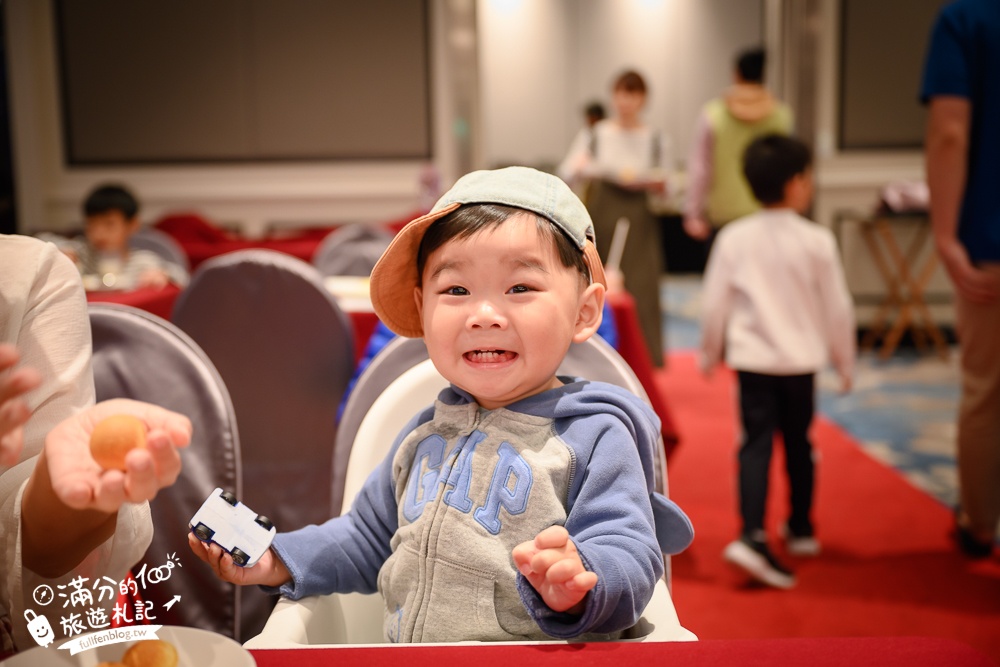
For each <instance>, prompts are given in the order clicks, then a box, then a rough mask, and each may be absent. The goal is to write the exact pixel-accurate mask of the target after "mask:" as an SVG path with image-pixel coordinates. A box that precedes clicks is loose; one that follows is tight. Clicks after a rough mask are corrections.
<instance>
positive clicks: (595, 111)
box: [583, 102, 607, 120]
mask: <svg viewBox="0 0 1000 667" xmlns="http://www.w3.org/2000/svg"><path fill="white" fill-rule="evenodd" d="M583 113H584V115H586V116H587V118H593V119H595V120H603V119H604V118H605V117H606V116H607V113H605V111H604V105H603V104H601V103H600V102H591V103H589V104H588V105H587V106H585V107H584V108H583Z"/></svg>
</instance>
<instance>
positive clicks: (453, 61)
mask: <svg viewBox="0 0 1000 667" xmlns="http://www.w3.org/2000/svg"><path fill="white" fill-rule="evenodd" d="M798 1H800V0H759V1H757V0H432V5H431V7H432V12H431V28H432V31H431V39H432V43H433V51H432V54H431V55H432V63H433V64H432V82H433V86H434V89H433V98H432V99H433V117H432V123H433V128H434V131H433V137H434V149H433V150H434V155H435V158H434V159H435V163H436V165H437V167H438V168H439V169H440V170H441V172H442V181H443V184H444V185H445V186H447V185H449V184H450V183H451V182H452V181H453V180H454V178H456V177H457V176H458V175H460V174H459V172H461V171H464V170H466V169H467V168H468V166H467V165H470V166H472V167H486V166H492V165H495V164H498V163H507V162H520V163H526V164H538V165H542V166H544V165H546V164H553V163H555V162H558V160H559V159H560V158H561V157H562V156H563V154H564V151H565V150H566V148H567V147H568V145H569V142H570V140H571V139H572V137H573V135H574V133H575V132H576V131H577V130H578V128H579V127H580V124H581V109H580V107H581V105H582V104H583V103H584V102H585V101H587V100H589V99H591V98H594V97H601V96H605V95H606V94H607V87H608V85H609V82H610V80H611V78H612V77H613V76H614V75H615V73H617V72H618V71H619V70H620V69H622V68H623V67H625V66H634V67H638V68H639V69H640V70H642V71H643V72H644V73H646V74H647V76H648V78H649V83H650V88H651V93H652V94H651V98H650V104H649V108H648V111H647V120H648V121H649V122H650V123H652V124H654V125H658V126H660V127H662V128H663V129H665V130H666V131H667V132H668V134H670V136H671V137H672V138H673V141H674V144H675V149H676V150H675V155H676V156H677V158H678V159H679V161H683V159H684V157H685V155H686V153H687V149H688V144H689V140H690V133H691V129H692V128H693V125H694V120H695V117H696V114H697V112H698V109H699V108H700V106H701V104H702V103H703V102H704V101H705V100H706V99H708V98H709V97H711V96H712V95H714V94H715V93H716V92H717V91H718V90H720V89H721V88H723V87H725V86H726V85H727V84H728V83H729V77H730V74H729V67H730V61H731V56H732V53H733V52H734V51H735V50H737V49H739V48H742V47H744V46H748V45H750V44H753V43H755V42H758V41H759V40H761V39H762V38H763V37H765V36H766V40H765V41H766V42H767V44H768V47H769V50H770V52H771V53H772V56H774V57H772V62H771V63H770V65H771V66H770V67H769V70H770V71H772V72H775V73H780V78H779V77H778V76H772V82H773V83H774V84H775V86H777V87H778V89H779V92H780V90H781V89H782V88H783V87H787V86H792V85H793V84H794V81H791V80H789V78H790V74H789V73H790V72H794V71H795V68H796V64H797V63H794V62H785V63H781V62H776V60H777V59H778V54H780V53H782V44H783V40H788V39H789V36H788V35H787V34H785V35H783V34H782V26H783V16H784V15H785V14H787V7H788V4H789V3H794V2H798ZM814 1H815V2H816V4H817V5H818V7H819V16H818V17H817V18H816V20H815V21H813V23H812V24H810V25H805V26H799V28H798V29H800V30H814V31H815V33H816V35H817V39H818V44H817V53H816V67H815V71H810V72H800V73H799V76H807V77H815V79H816V80H815V84H816V85H815V87H816V90H817V96H816V100H815V108H816V118H815V122H814V127H815V136H813V137H812V141H813V143H814V145H815V147H816V178H817V195H816V202H815V211H814V213H815V217H816V219H817V220H818V221H819V222H821V223H822V224H827V225H830V224H832V223H833V221H834V219H835V217H836V215H837V214H838V212H841V211H844V210H857V211H861V212H868V211H870V210H871V209H872V208H873V206H874V205H875V202H876V201H877V197H878V191H879V189H880V188H881V187H882V186H883V185H885V184H886V183H888V182H890V181H893V180H920V179H922V178H923V166H922V158H921V155H920V152H919V151H917V150H909V151H877V152H875V151H868V152H864V151H852V152H839V151H838V150H837V148H836V143H835V138H836V134H837V122H838V121H837V113H838V108H839V99H838V94H839V91H838V85H837V81H838V71H837V68H838V66H839V60H840V57H839V48H840V41H839V38H838V35H839V25H838V22H839V16H840V0H814ZM880 2H892V3H895V4H897V5H898V6H899V11H905V10H906V6H907V0H880ZM2 6H3V10H4V11H5V12H6V19H7V40H8V41H7V46H8V57H9V63H8V64H9V77H10V86H11V93H12V99H11V112H12V132H13V141H14V149H15V167H16V174H17V198H18V209H19V217H20V220H21V229H22V231H25V232H29V233H30V232H33V231H36V230H39V229H53V228H60V227H67V226H69V225H72V224H74V223H75V221H76V220H78V213H77V210H78V207H79V202H80V200H81V198H82V197H83V196H84V194H85V193H86V191H87V190H88V189H90V187H92V186H93V184H94V183H96V182H98V181H101V180H106V179H117V180H123V181H125V182H128V183H130V184H132V185H133V186H134V187H135V189H136V190H137V192H138V194H139V195H140V197H141V198H142V200H143V203H144V207H145V209H144V211H145V212H144V217H145V219H147V220H153V219H155V218H156V217H158V216H159V215H161V214H162V213H164V212H167V211H172V210H178V209H185V210H191V209H195V210H198V211H201V212H202V213H203V214H205V215H207V216H209V217H210V218H212V219H215V220H217V221H219V222H221V223H224V224H232V225H238V226H242V227H243V228H244V229H245V230H246V231H247V232H248V233H261V232H263V231H264V230H266V229H267V228H269V227H274V226H282V225H292V226H294V225H302V224H316V223H329V222H350V221H380V220H387V219H394V218H397V217H399V216H401V215H404V214H406V213H408V212H410V211H412V210H414V209H415V208H416V207H417V206H418V202H419V200H420V186H419V175H420V172H421V169H422V167H423V165H422V164H421V163H420V162H416V161H398V162H349V163H310V164H306V163H303V164H295V163H268V164H242V165H216V166H204V165H203V166H170V167H154V166H143V167H119V168H103V169H99V168H67V167H66V166H64V164H63V160H62V151H63V148H62V137H61V130H60V123H61V120H60V118H59V106H58V104H57V92H56V91H57V84H56V70H55V60H54V55H53V48H54V47H53V34H52V16H51V5H50V3H48V2H36V1H34V0H8V1H7V2H4V3H3V5H2ZM449 8H450V11H452V12H456V8H458V9H462V8H464V10H463V11H465V12H466V14H467V13H468V12H469V11H472V9H473V8H474V10H475V13H476V17H475V22H474V23H470V22H468V21H466V23H463V22H462V20H456V16H460V15H461V16H465V15H466V14H460V13H459V14H456V13H452V14H450V15H447V16H450V20H449V19H447V18H446V10H448V9H449ZM473 25H474V26H476V27H477V29H476V30H472V29H471V26H473ZM472 54H475V55H472ZM477 79H478V82H477ZM456 82H460V83H456ZM470 91H472V94H470ZM457 117H462V118H467V119H468V120H469V126H468V127H469V130H470V132H471V135H470V136H469V137H468V138H467V139H461V140H460V139H459V138H457V135H456V133H457V132H460V131H461V128H460V127H458V125H457V124H456V123H455V119H456V118H457ZM843 252H844V261H845V266H846V268H847V274H848V276H849V278H850V281H851V285H852V289H855V290H856V291H857V292H859V293H866V294H867V293H877V292H879V291H880V290H882V289H883V287H882V284H881V279H880V278H879V277H878V275H877V274H876V272H875V268H874V265H873V264H872V262H871V259H870V257H869V255H868V252H867V250H866V249H865V248H864V246H863V245H862V244H861V243H860V239H859V238H858V237H857V235H856V234H854V233H852V232H850V231H848V232H847V234H846V235H845V237H844V239H843ZM932 287H933V289H934V290H936V291H943V292H947V291H948V289H949V286H948V283H947V280H946V279H944V277H943V275H941V274H939V275H938V276H936V277H935V279H934V281H933V283H932ZM940 310H941V313H940V314H941V317H942V318H943V319H944V320H945V321H949V320H950V318H951V311H950V308H947V307H946V308H943V309H940ZM870 313H871V308H860V309H859V318H860V319H861V321H866V320H867V318H868V317H870Z"/></svg>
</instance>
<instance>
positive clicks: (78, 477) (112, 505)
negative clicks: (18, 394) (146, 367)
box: [43, 398, 191, 513]
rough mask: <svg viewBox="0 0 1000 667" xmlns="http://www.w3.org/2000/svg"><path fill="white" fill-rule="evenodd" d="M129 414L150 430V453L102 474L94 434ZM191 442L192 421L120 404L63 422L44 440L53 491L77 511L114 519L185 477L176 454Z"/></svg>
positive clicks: (135, 454) (131, 456)
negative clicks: (93, 452) (113, 515)
mask: <svg viewBox="0 0 1000 667" xmlns="http://www.w3.org/2000/svg"><path fill="white" fill-rule="evenodd" d="M118 414H129V415H133V416H135V417H138V418H139V419H141V420H142V421H143V422H144V423H145V425H146V427H147V429H148V432H147V435H146V448H145V449H142V448H136V449H133V450H132V451H130V452H129V453H128V454H127V455H126V457H125V470H124V471H122V470H102V469H101V467H100V466H99V465H98V464H97V462H96V461H94V459H93V457H92V456H91V455H90V434H91V433H92V432H93V431H94V427H95V426H96V425H97V424H98V422H100V421H102V420H103V419H105V418H106V417H110V416H112V415H118ZM190 442H191V421H190V420H189V419H188V418H187V417H185V416H184V415H181V414H178V413H176V412H171V411H170V410H165V409H163V408H161V407H159V406H156V405H151V404H149V403H143V402H140V401H132V400H129V399H124V398H118V399H113V400H109V401H103V402H101V403H98V404H97V405H94V406H92V407H90V408H88V409H87V410H84V411H83V412H81V413H79V414H78V415H76V416H74V417H70V418H69V419H65V420H63V421H62V422H61V423H60V424H59V425H58V426H56V427H55V428H53V429H52V430H51V431H50V432H49V434H48V436H46V438H45V449H44V451H43V457H44V459H45V461H46V462H47V465H48V473H49V479H50V481H51V485H52V490H53V491H54V492H55V495H56V496H57V497H58V498H59V500H60V501H61V502H62V503H63V504H65V505H66V506H67V507H70V508H72V509H75V510H90V509H92V510H98V511H100V512H105V513H111V512H115V511H117V510H118V508H119V507H121V505H122V504H123V503H126V502H128V503H141V502H143V501H146V500H152V499H153V497H154V496H156V493H157V492H158V491H159V490H160V489H162V488H164V487H167V486H170V485H171V484H173V483H174V481H175V480H176V479H177V476H178V475H179V474H180V471H181V458H180V454H179V453H178V451H177V450H178V448H180V447H187V445H188V444H189V443H190Z"/></svg>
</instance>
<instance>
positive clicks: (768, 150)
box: [743, 134, 812, 204]
mask: <svg viewBox="0 0 1000 667" xmlns="http://www.w3.org/2000/svg"><path fill="white" fill-rule="evenodd" d="M811 162H812V155H811V153H810V151H809V147H808V146H806V145H805V144H804V143H802V142H801V141H799V140H798V139H795V138H793V137H787V136H785V135H782V134H765V135H764V136H762V137H758V138H757V139H755V140H754V141H753V142H752V143H751V144H750V145H749V146H747V149H746V152H745V153H743V175H744V176H746V178H747V182H748V183H749V184H750V189H751V190H753V195H754V197H756V198H757V200H758V201H760V203H762V204H776V203H778V202H780V201H781V200H782V199H784V198H785V184H786V183H788V182H789V181H790V180H792V178H794V177H795V176H797V175H798V174H803V173H805V171H806V169H808V168H809V165H810V163H811Z"/></svg>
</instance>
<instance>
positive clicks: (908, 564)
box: [658, 353, 1000, 663]
mask: <svg viewBox="0 0 1000 667" xmlns="http://www.w3.org/2000/svg"><path fill="white" fill-rule="evenodd" d="M658 382H659V383H660V386H661V389H662V390H663V393H664V395H665V396H666V398H667V401H668V402H669V404H670V408H671V411H672V413H673V416H674V418H675V421H676V424H677V429H678V431H679V433H680V438H681V441H680V443H681V444H680V446H679V447H678V448H677V450H676V452H675V453H674V455H673V456H672V457H671V460H670V470H669V478H670V495H671V497H672V498H673V499H674V500H676V501H677V502H678V503H679V504H680V506H681V507H682V508H683V509H684V510H685V511H686V512H687V513H688V515H689V516H690V517H691V520H692V521H693V522H694V526H695V540H694V544H693V545H692V546H691V548H690V549H688V551H687V552H685V553H683V554H681V555H680V556H677V557H675V558H674V559H673V595H674V601H675V604H676V606H677V611H678V614H679V615H680V619H681V622H682V623H683V624H684V626H685V627H687V628H689V629H690V630H692V631H693V632H694V633H695V634H697V635H698V636H699V637H701V638H702V639H732V638H766V637H821V636H823V637H830V636H837V637H850V636H928V637H947V638H951V639H956V640H959V641H963V642H965V643H967V644H969V645H971V646H973V647H975V648H977V649H979V650H980V651H983V652H984V653H986V654H988V655H989V656H991V657H992V658H993V659H994V660H996V661H998V663H1000V561H998V560H997V558H996V557H994V558H993V559H992V560H988V561H986V562H973V561H969V560H966V559H965V558H963V557H961V556H960V555H959V554H958V553H957V552H956V550H955V549H954V547H953V546H952V543H951V541H950V540H949V539H948V531H949V529H950V527H951V515H950V512H949V510H948V509H947V508H945V507H944V506H942V505H941V504H940V503H939V502H938V501H937V500H935V499H933V498H932V497H930V496H929V495H927V494H925V493H924V492H922V491H919V490H918V489H916V488H915V487H913V486H912V485H910V484H909V483H908V482H907V481H906V480H905V479H904V478H903V477H901V476H900V475H899V474H898V473H896V471H894V470H892V469H890V468H888V467H886V466H884V465H882V464H881V463H879V462H877V461H875V460H874V459H872V458H870V457H869V456H867V455H866V454H865V453H864V452H863V451H862V450H861V449H860V448H859V447H858V446H857V445H856V443H855V442H854V441H853V440H852V439H851V437H850V436H849V435H848V434H847V433H845V432H844V431H842V430H841V429H840V428H839V427H837V426H836V425H834V424H833V423H831V422H829V421H827V420H825V419H823V418H818V419H817V420H816V423H815V425H814V429H813V435H814V437H813V443H814V445H815V446H816V449H817V450H818V454H819V458H820V461H819V465H818V468H817V489H816V503H815V511H814V521H815V524H816V529H817V536H818V537H819V539H820V541H821V542H822V545H823V554H822V555H820V556H819V557H818V558H815V559H793V558H790V557H785V558H784V560H785V561H786V562H788V563H789V564H791V565H792V566H793V568H794V569H795V572H796V576H797V578H798V585H797V586H796V588H795V589H793V590H791V591H779V590H773V589H768V588H762V587H759V586H755V585H751V584H749V583H748V582H747V580H746V577H745V576H743V575H742V574H740V573H738V572H736V571H733V570H731V569H730V568H729V567H728V566H727V565H726V564H725V563H724V562H723V561H722V557H721V553H722V549H723V548H724V547H725V545H726V544H727V543H728V542H729V541H730V540H732V539H733V538H734V537H735V536H736V535H737V531H738V527H739V526H738V517H737V507H736V495H735V494H736V490H735V484H736V482H735V480H736V477H735V475H736V459H735V453H736V437H737V426H736V411H735V408H736V405H735V383H734V377H733V375H732V374H731V373H730V372H728V371H723V372H718V373H716V374H715V375H714V376H713V377H712V378H711V379H710V380H706V379H704V378H703V376H702V375H701V374H700V373H699V372H698V370H697V367H696V363H695V357H694V355H693V353H677V354H672V355H671V356H670V360H669V365H668V367H667V370H666V371H664V372H661V373H660V377H658ZM779 452H780V448H776V450H775V453H776V456H775V460H773V461H772V463H773V464H774V466H773V469H772V478H771V479H772V481H771V492H770V497H769V501H770V505H769V509H768V521H769V525H768V531H769V534H770V535H771V536H772V537H773V538H774V539H773V542H772V543H773V545H774V546H775V547H776V551H777V553H778V554H779V557H783V556H784V553H783V550H782V548H781V545H780V542H778V540H777V538H776V537H775V536H776V535H777V531H776V526H777V524H778V523H779V522H781V521H783V520H784V518H785V513H786V511H787V510H786V507H787V504H786V502H785V497H786V494H787V486H786V484H785V483H784V478H783V474H778V472H779V470H780V469H781V468H779V467H778V466H783V462H782V461H781V457H780V453H779Z"/></svg>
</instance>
